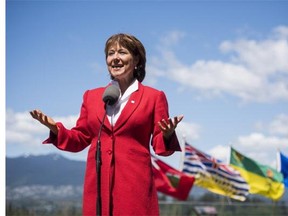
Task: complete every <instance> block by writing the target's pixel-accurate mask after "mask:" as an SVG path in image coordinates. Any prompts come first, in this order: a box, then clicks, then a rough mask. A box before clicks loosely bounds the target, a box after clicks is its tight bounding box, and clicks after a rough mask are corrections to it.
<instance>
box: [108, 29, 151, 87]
mask: <svg viewBox="0 0 288 216" xmlns="http://www.w3.org/2000/svg"><path fill="white" fill-rule="evenodd" d="M115 43H119V45H121V46H123V47H125V48H126V49H127V50H129V52H130V53H131V54H132V55H133V56H134V57H136V58H138V59H139V62H138V64H137V68H135V69H134V77H135V78H136V79H137V80H138V81H139V82H142V81H143V80H144V78H145V75H146V70H145V66H146V51H145V48H144V46H143V44H142V43H141V42H140V41H139V40H138V39H137V38H136V37H135V36H133V35H129V34H124V33H119V34H114V35H112V36H111V37H110V38H108V40H107V41H106V44H105V56H106V59H107V55H108V50H109V48H110V47H111V46H112V45H113V44H115ZM111 78H112V79H113V77H111Z"/></svg>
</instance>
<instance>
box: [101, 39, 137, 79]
mask: <svg viewBox="0 0 288 216" xmlns="http://www.w3.org/2000/svg"><path fill="white" fill-rule="evenodd" d="M137 63H138V61H137V60H136V59H135V58H134V56H133V55H132V54H131V53H130V52H129V51H128V50H127V49H126V48H124V47H123V46H121V45H119V43H115V44H113V45H112V46H110V47H109V49H108V52H107V58H106V64H107V67H108V70H109V72H110V74H111V76H113V77H114V78H115V79H116V80H118V81H121V80H128V81H130V82H131V81H132V80H133V71H134V68H135V66H136V65H137Z"/></svg>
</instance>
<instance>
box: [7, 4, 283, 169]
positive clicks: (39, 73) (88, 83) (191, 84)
mask: <svg viewBox="0 0 288 216" xmlns="http://www.w3.org/2000/svg"><path fill="white" fill-rule="evenodd" d="M287 9H288V1H252V2H249V1H188V0H187V1H176V0H175V1H155V2H153V1H9V0H8V1H7V2H6V155H7V156H9V157H15V156H19V155H27V154H34V155H37V154H46V153H51V152H57V153H61V154H63V155H65V156H67V157H69V158H72V159H77V160H78V159H79V160H85V159H86V153H87V152H86V151H84V152H81V153H77V154H75V153H64V152H60V151H59V150H58V149H56V148H55V147H53V146H52V145H41V141H42V140H44V139H45V138H46V137H47V135H48V130H47V129H46V128H45V127H44V126H42V125H40V124H39V123H38V122H35V121H33V120H32V118H31V117H30V116H29V113H28V111H29V110H31V109H35V108H37V109H41V110H42V111H43V112H45V113H46V114H47V115H50V116H52V117H54V119H55V120H56V121H63V122H64V123H65V125H66V126H67V127H72V126H73V125H74V124H75V121H76V119H77V116H78V114H79V110H80V106H81V102H82V95H83V93H84V91H85V90H87V89H91V88H95V87H99V86H104V85H106V84H107V83H108V82H109V75H108V72H107V69H106V65H105V57H104V51H103V50H104V44H105V41H106V39H107V38H108V37H109V36H110V35H111V34H114V33H119V32H125V33H131V34H133V35H135V36H136V37H138V38H139V39H140V40H141V41H142V42H143V44H144V46H145V48H146V52H147V76H146V78H145V80H144V82H143V83H144V84H145V85H150V86H152V87H154V88H157V89H160V90H163V91H164V92H165V93H166V96H167V98H168V101H169V110H170V115H171V116H174V115H178V114H184V120H183V121H182V122H181V124H180V125H179V127H178V128H177V135H178V138H179V139H180V140H181V141H182V138H183V137H185V139H186V141H187V142H188V143H190V144H192V145H193V146H194V147H196V148H198V149H200V150H202V151H204V152H206V153H209V154H211V155H213V156H215V157H217V158H218V159H222V160H224V161H225V160H227V159H228V158H227V155H228V152H229V145H232V146H233V147H234V148H236V149H237V150H239V151H240V152H242V153H243V154H246V155H247V156H249V157H252V158H254V159H255V160H257V161H258V162H259V163H263V164H268V165H271V166H273V167H276V152H277V149H280V150H281V151H282V152H283V153H284V154H286V155H288V150H287V147H288V108H287V107H288V15H287ZM95 109H96V107H95ZM180 156H181V154H179V153H177V154H175V155H174V156H172V157H170V158H165V159H164V160H165V161H167V162H168V163H170V164H171V165H172V166H174V167H176V168H177V167H179V163H180V162H179V161H180Z"/></svg>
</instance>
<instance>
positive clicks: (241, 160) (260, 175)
mask: <svg viewBox="0 0 288 216" xmlns="http://www.w3.org/2000/svg"><path fill="white" fill-rule="evenodd" d="M230 165H231V166H233V167H234V168H235V169H237V170H238V171H239V172H240V173H241V175H242V177H243V178H244V179H245V180H246V181H247V183H248V184H249V185H250V189H249V193H251V194H259V195H262V196H265V197H267V198H270V199H272V200H275V201H276V200H279V199H280V198H281V197H282V195H283V194H284V184H283V175H282V173H280V172H278V171H276V169H273V168H271V167H269V166H265V165H261V164H259V163H257V162H256V161H254V160H252V159H250V158H248V157H246V156H244V155H243V154H241V153H239V152H238V151H236V150H235V149H233V148H232V147H231V153H230Z"/></svg>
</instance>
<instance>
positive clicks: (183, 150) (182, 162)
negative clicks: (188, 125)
mask: <svg viewBox="0 0 288 216" xmlns="http://www.w3.org/2000/svg"><path fill="white" fill-rule="evenodd" d="M185 143H186V138H185V135H182V146H183V149H182V152H181V155H180V164H179V171H182V170H183V167H184V157H185Z"/></svg>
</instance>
